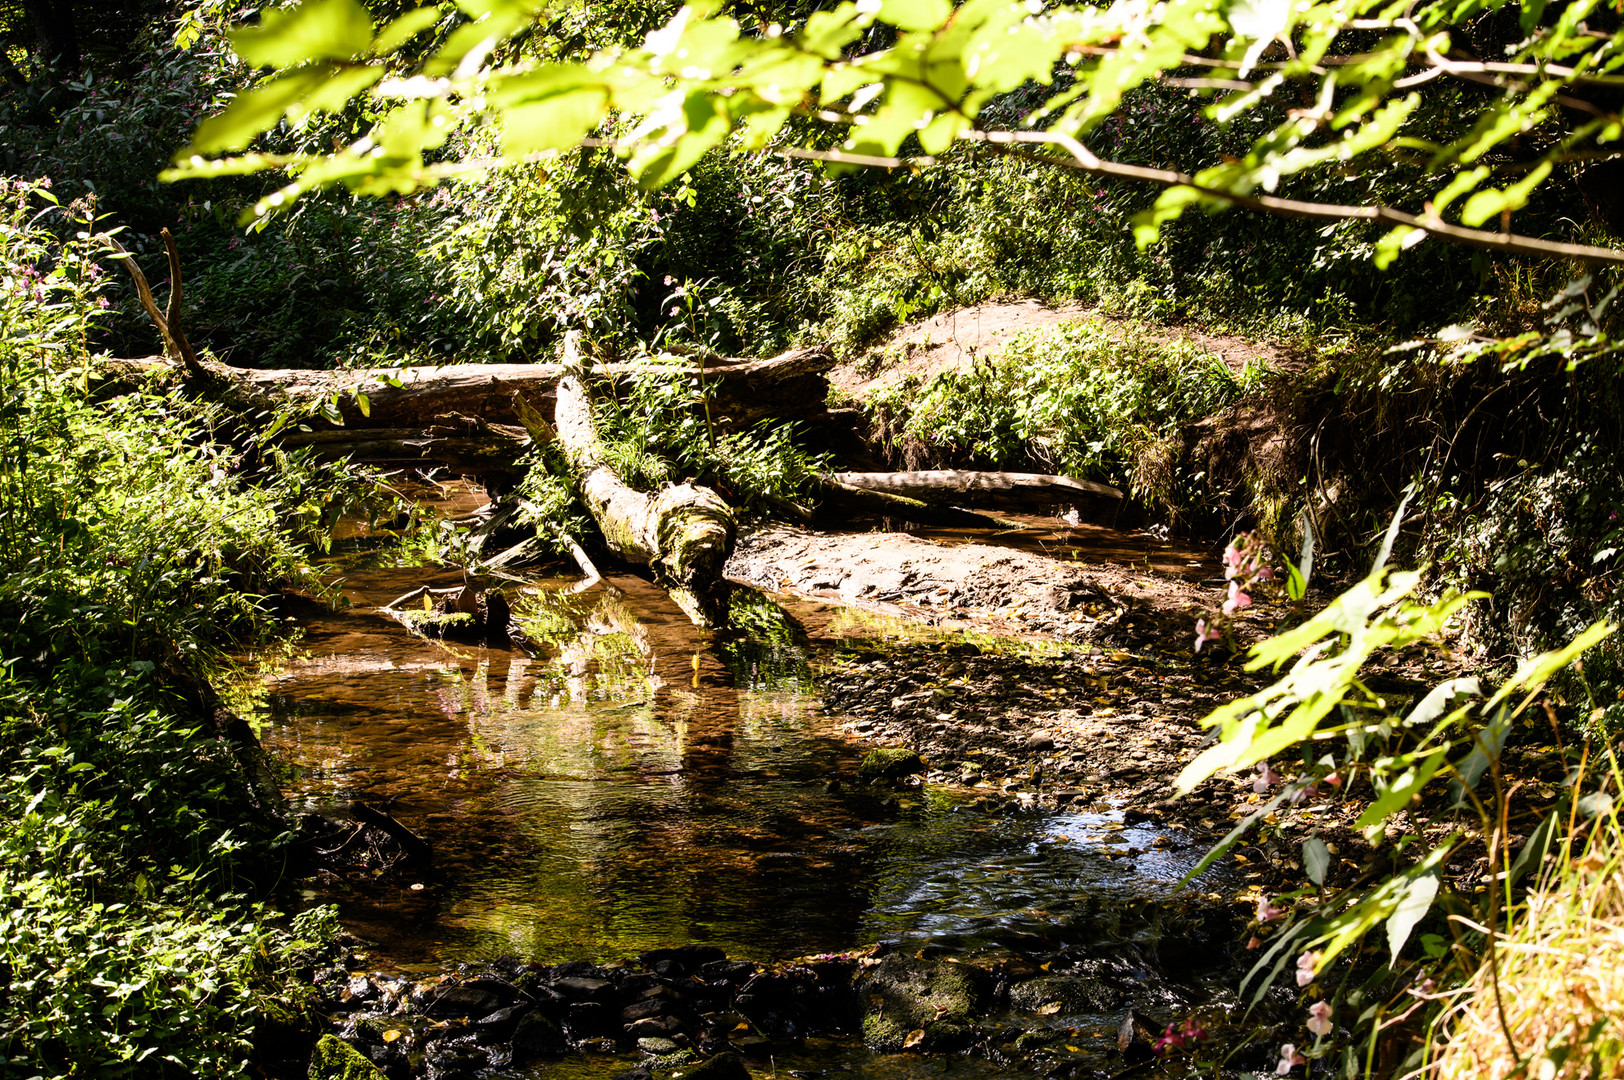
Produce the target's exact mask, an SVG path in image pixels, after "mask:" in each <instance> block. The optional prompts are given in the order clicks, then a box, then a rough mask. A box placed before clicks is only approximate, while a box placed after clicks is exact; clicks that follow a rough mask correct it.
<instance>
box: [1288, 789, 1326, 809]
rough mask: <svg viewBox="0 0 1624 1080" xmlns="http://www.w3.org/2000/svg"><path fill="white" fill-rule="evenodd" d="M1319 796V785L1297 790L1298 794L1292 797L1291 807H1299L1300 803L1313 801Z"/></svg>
mask: <svg viewBox="0 0 1624 1080" xmlns="http://www.w3.org/2000/svg"><path fill="white" fill-rule="evenodd" d="M1318 794H1319V785H1318V784H1309V785H1308V786H1307V787H1304V788H1299V789H1298V790H1297V792H1296V793H1295V794H1293V795H1292V797H1291V805H1293V806H1297V805H1298V804H1300V803H1303V802H1307V801H1308V800H1309V799H1312V798H1313V797H1314V796H1316V795H1318Z"/></svg>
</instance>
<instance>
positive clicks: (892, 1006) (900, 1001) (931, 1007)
mask: <svg viewBox="0 0 1624 1080" xmlns="http://www.w3.org/2000/svg"><path fill="white" fill-rule="evenodd" d="M982 978H983V976H982V973H981V972H980V971H979V970H978V969H976V968H972V967H968V966H966V965H964V964H953V963H948V962H946V961H936V960H919V959H915V958H914V957H910V956H888V957H886V958H885V959H884V960H882V961H881V962H880V963H879V964H878V965H877V966H876V967H874V968H873V969H871V970H870V971H869V972H868V973H867V974H866V975H865V976H864V978H863V981H862V985H861V986H860V987H859V988H858V989H859V996H860V999H861V1000H864V1001H867V1002H868V1008H867V1012H866V1013H865V1014H864V1016H863V1042H864V1043H866V1044H867V1045H868V1047H869V1048H870V1049H871V1050H876V1051H879V1052H881V1053H895V1052H896V1051H899V1050H909V1049H918V1050H922V1051H936V1050H956V1049H960V1048H962V1047H963V1046H964V1045H965V1044H966V1043H968V1042H969V1041H970V1040H971V1039H972V1038H973V1037H974V1035H975V1028H974V1026H973V1025H972V1024H971V1022H970V1020H971V1017H972V1016H974V1015H975V1013H976V1011H977V1009H978V1008H980V1006H981V1003H982V1000H983V997H984V994H983V987H982V985H981V981H982Z"/></svg>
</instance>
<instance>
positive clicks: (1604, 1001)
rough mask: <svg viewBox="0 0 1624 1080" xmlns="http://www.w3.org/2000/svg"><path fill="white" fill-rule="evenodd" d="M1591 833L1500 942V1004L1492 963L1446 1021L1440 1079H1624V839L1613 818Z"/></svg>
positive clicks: (1439, 1057)
mask: <svg viewBox="0 0 1624 1080" xmlns="http://www.w3.org/2000/svg"><path fill="white" fill-rule="evenodd" d="M1583 839H1584V838H1580V840H1579V842H1578V843H1575V844H1574V845H1573V847H1572V848H1570V849H1569V850H1577V849H1580V848H1581V847H1582V848H1583V850H1584V854H1583V855H1582V856H1580V857H1579V858H1577V859H1572V858H1565V859H1563V860H1562V865H1561V868H1560V870H1558V871H1557V872H1555V873H1551V874H1548V875H1547V876H1546V878H1545V880H1544V881H1543V882H1542V883H1541V886H1540V888H1538V889H1536V890H1534V891H1533V892H1532V893H1531V894H1530V896H1529V899H1528V905H1527V907H1526V909H1524V910H1522V911H1520V912H1518V914H1517V917H1516V920H1515V921H1514V923H1513V926H1512V929H1511V931H1510V933H1509V934H1507V935H1505V936H1503V937H1501V938H1500V939H1499V944H1498V947H1497V948H1496V950H1495V956H1496V958H1497V960H1498V967H1499V984H1500V992H1499V1003H1500V1004H1499V1005H1498V1006H1497V1004H1496V995H1495V990H1494V983H1493V979H1492V977H1491V972H1490V970H1489V968H1488V966H1487V965H1485V966H1484V967H1483V968H1482V969H1481V970H1480V971H1479V972H1478V973H1477V976H1476V978H1475V979H1474V982H1473V985H1472V988H1471V993H1470V995H1469V996H1467V997H1465V998H1464V999H1463V1001H1462V1004H1461V1005H1460V1006H1459V1007H1458V1008H1457V1009H1456V1010H1453V1011H1452V1014H1451V1015H1450V1016H1449V1017H1446V1022H1447V1024H1448V1026H1447V1029H1446V1030H1447V1031H1448V1037H1447V1040H1446V1041H1444V1042H1443V1044H1442V1045H1441V1046H1440V1047H1439V1049H1438V1051H1437V1054H1436V1056H1435V1058H1434V1067H1433V1070H1429V1071H1430V1072H1431V1075H1432V1076H1435V1077H1436V1078H1437V1080H1480V1078H1482V1080H1491V1078H1492V1080H1499V1078H1502V1077H1504V1078H1512V1080H1517V1078H1523V1077H1526V1078H1528V1080H1557V1078H1559V1077H1562V1078H1567V1077H1572V1078H1575V1080H1578V1078H1587V1080H1601V1078H1604V1077H1618V1076H1624V863H1621V852H1624V842H1621V836H1620V828H1619V823H1618V821H1617V820H1616V819H1615V818H1613V817H1612V816H1610V815H1609V816H1606V817H1604V818H1603V819H1602V821H1601V822H1600V823H1599V824H1598V825H1597V826H1596V828H1595V829H1594V830H1593V831H1592V832H1591V834H1590V836H1589V837H1588V840H1589V843H1588V844H1584V843H1583ZM1501 1007H1503V1009H1504V1023H1502V1017H1501V1015H1500V1013H1501ZM1508 1035H1509V1039H1508ZM1513 1047H1515V1049H1513Z"/></svg>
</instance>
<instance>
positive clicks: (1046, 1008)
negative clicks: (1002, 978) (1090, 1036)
mask: <svg viewBox="0 0 1624 1080" xmlns="http://www.w3.org/2000/svg"><path fill="white" fill-rule="evenodd" d="M1122 997H1123V995H1122V992H1121V991H1120V990H1118V989H1117V988H1116V987H1114V986H1107V985H1104V984H1102V983H1101V982H1100V981H1099V980H1098V979H1096V978H1090V977H1088V976H1086V975H1065V974H1062V975H1045V976H1043V977H1042V978H1038V979H1033V980H1032V981H1031V982H1023V983H1019V984H1017V985H1015V986H1013V987H1011V988H1010V991H1009V1003H1010V1005H1012V1006H1013V1007H1015V1008H1017V1009H1022V1010H1024V1011H1026V1012H1035V1013H1051V1012H1059V1013H1061V1014H1063V1015H1066V1016H1072V1015H1075V1014H1077V1013H1099V1012H1107V1011H1109V1010H1111V1009H1115V1008H1118V1007H1120V1006H1121V1004H1122ZM1056 1005H1058V1006H1059V1008H1058V1009H1055V1008H1054V1006H1056Z"/></svg>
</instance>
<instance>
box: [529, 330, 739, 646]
mask: <svg viewBox="0 0 1624 1080" xmlns="http://www.w3.org/2000/svg"><path fill="white" fill-rule="evenodd" d="M565 358H566V372H565V374H563V375H562V377H560V378H559V379H558V386H557V392H556V394H555V395H554V411H553V426H554V428H555V429H556V431H557V433H558V443H559V446H560V447H562V448H563V450H564V453H565V455H566V456H567V457H568V458H569V462H570V469H571V471H572V472H573V473H574V474H575V476H576V479H577V481H578V483H579V484H580V488H581V496H582V499H583V501H585V503H586V505H587V509H588V510H589V511H590V512H591V514H592V517H593V520H595V521H596V522H597V523H598V528H599V529H600V530H602V532H603V538H604V542H605V544H607V545H608V547H609V550H610V551H612V552H613V553H614V554H615V555H616V556H617V557H618V558H620V559H622V560H624V561H625V562H628V563H631V564H633V565H635V566H647V567H648V568H649V569H650V570H651V571H653V573H654V577H655V580H657V581H659V583H660V584H661V585H663V586H664V587H665V588H666V590H667V591H668V592H670V593H671V596H672V598H673V599H675V600H676V602H677V603H678V604H679V605H680V606H681V607H682V609H683V610H684V611H685V612H687V613H688V617H689V618H691V619H693V620H694V621H695V622H696V623H698V624H700V625H702V626H711V625H715V624H716V623H717V622H719V621H720V620H721V618H722V617H723V616H724V615H725V614H726V600H727V589H728V586H727V583H726V581H725V580H724V579H723V578H722V564H723V563H725V562H727V558H728V556H729V555H731V554H732V553H733V540H734V535H735V525H734V521H733V511H732V510H731V509H730V508H729V507H728V505H727V504H726V503H725V502H723V501H722V499H721V497H720V496H719V495H717V494H716V493H715V492H714V491H712V490H710V489H709V488H704V487H698V486H695V485H693V484H675V485H672V486H668V487H666V488H664V489H662V490H661V491H658V492H655V493H652V494H650V493H648V492H643V491H638V490H636V489H635V488H632V487H630V486H628V485H627V484H626V483H625V482H624V481H623V480H621V478H620V476H619V475H618V474H617V473H616V472H615V470H614V469H613V468H611V467H610V465H609V463H608V461H607V460H606V458H605V455H604V450H603V444H602V442H601V440H600V439H599V437H598V432H597V427H596V425H595V424H594V423H593V420H592V403H591V399H590V398H589V397H588V395H587V391H586V384H585V382H584V381H583V379H582V375H583V374H584V369H583V368H582V367H581V366H580V363H579V351H578V344H577V340H576V338H575V336H574V335H573V334H572V335H571V336H570V337H568V338H566V340H565ZM570 361H574V362H573V363H571V362H570Z"/></svg>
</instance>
